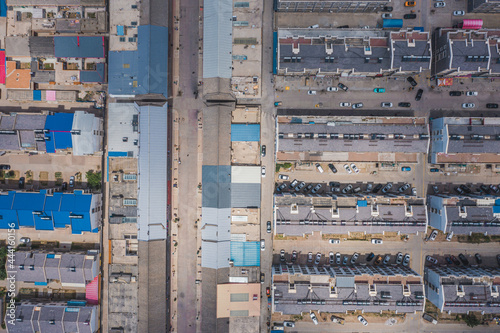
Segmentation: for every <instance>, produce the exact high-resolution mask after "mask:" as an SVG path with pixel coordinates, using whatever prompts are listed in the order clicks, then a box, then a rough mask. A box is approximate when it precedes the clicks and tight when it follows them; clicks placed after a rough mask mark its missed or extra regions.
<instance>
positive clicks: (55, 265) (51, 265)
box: [45, 258, 61, 280]
mask: <svg viewBox="0 0 500 333" xmlns="http://www.w3.org/2000/svg"><path fill="white" fill-rule="evenodd" d="M60 262H61V258H47V260H46V261H45V274H46V275H47V280H61V276H60V275H59V264H60Z"/></svg>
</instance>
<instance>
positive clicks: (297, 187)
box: [295, 182, 306, 192]
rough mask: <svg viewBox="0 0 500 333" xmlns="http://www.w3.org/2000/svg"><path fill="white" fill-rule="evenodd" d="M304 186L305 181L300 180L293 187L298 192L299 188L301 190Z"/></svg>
mask: <svg viewBox="0 0 500 333" xmlns="http://www.w3.org/2000/svg"><path fill="white" fill-rule="evenodd" d="M304 186H306V183H305V182H301V183H300V184H299V185H297V186H296V187H295V192H299V191H300V190H302V188H303V187H304Z"/></svg>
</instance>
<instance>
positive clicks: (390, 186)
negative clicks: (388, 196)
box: [382, 183, 392, 194]
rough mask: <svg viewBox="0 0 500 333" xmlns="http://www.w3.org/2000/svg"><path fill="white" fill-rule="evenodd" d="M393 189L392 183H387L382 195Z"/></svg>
mask: <svg viewBox="0 0 500 333" xmlns="http://www.w3.org/2000/svg"><path fill="white" fill-rule="evenodd" d="M391 188H392V183H387V184H386V185H385V186H384V188H383V189H382V193H384V194H385V193H387V192H388V191H389V190H390V189H391Z"/></svg>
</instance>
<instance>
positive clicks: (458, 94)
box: [450, 90, 462, 96]
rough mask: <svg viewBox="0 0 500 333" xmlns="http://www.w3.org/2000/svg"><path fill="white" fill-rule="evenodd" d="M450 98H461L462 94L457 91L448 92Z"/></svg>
mask: <svg viewBox="0 0 500 333" xmlns="http://www.w3.org/2000/svg"><path fill="white" fill-rule="evenodd" d="M450 96H462V92H461V91H457V90H453V91H450Z"/></svg>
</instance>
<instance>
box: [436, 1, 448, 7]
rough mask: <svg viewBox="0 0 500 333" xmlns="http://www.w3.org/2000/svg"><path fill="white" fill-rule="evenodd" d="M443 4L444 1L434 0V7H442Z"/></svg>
mask: <svg viewBox="0 0 500 333" xmlns="http://www.w3.org/2000/svg"><path fill="white" fill-rule="evenodd" d="M445 6H446V3H445V2H442V1H440V2H436V3H435V4H434V7H436V8H443V7H445Z"/></svg>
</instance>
